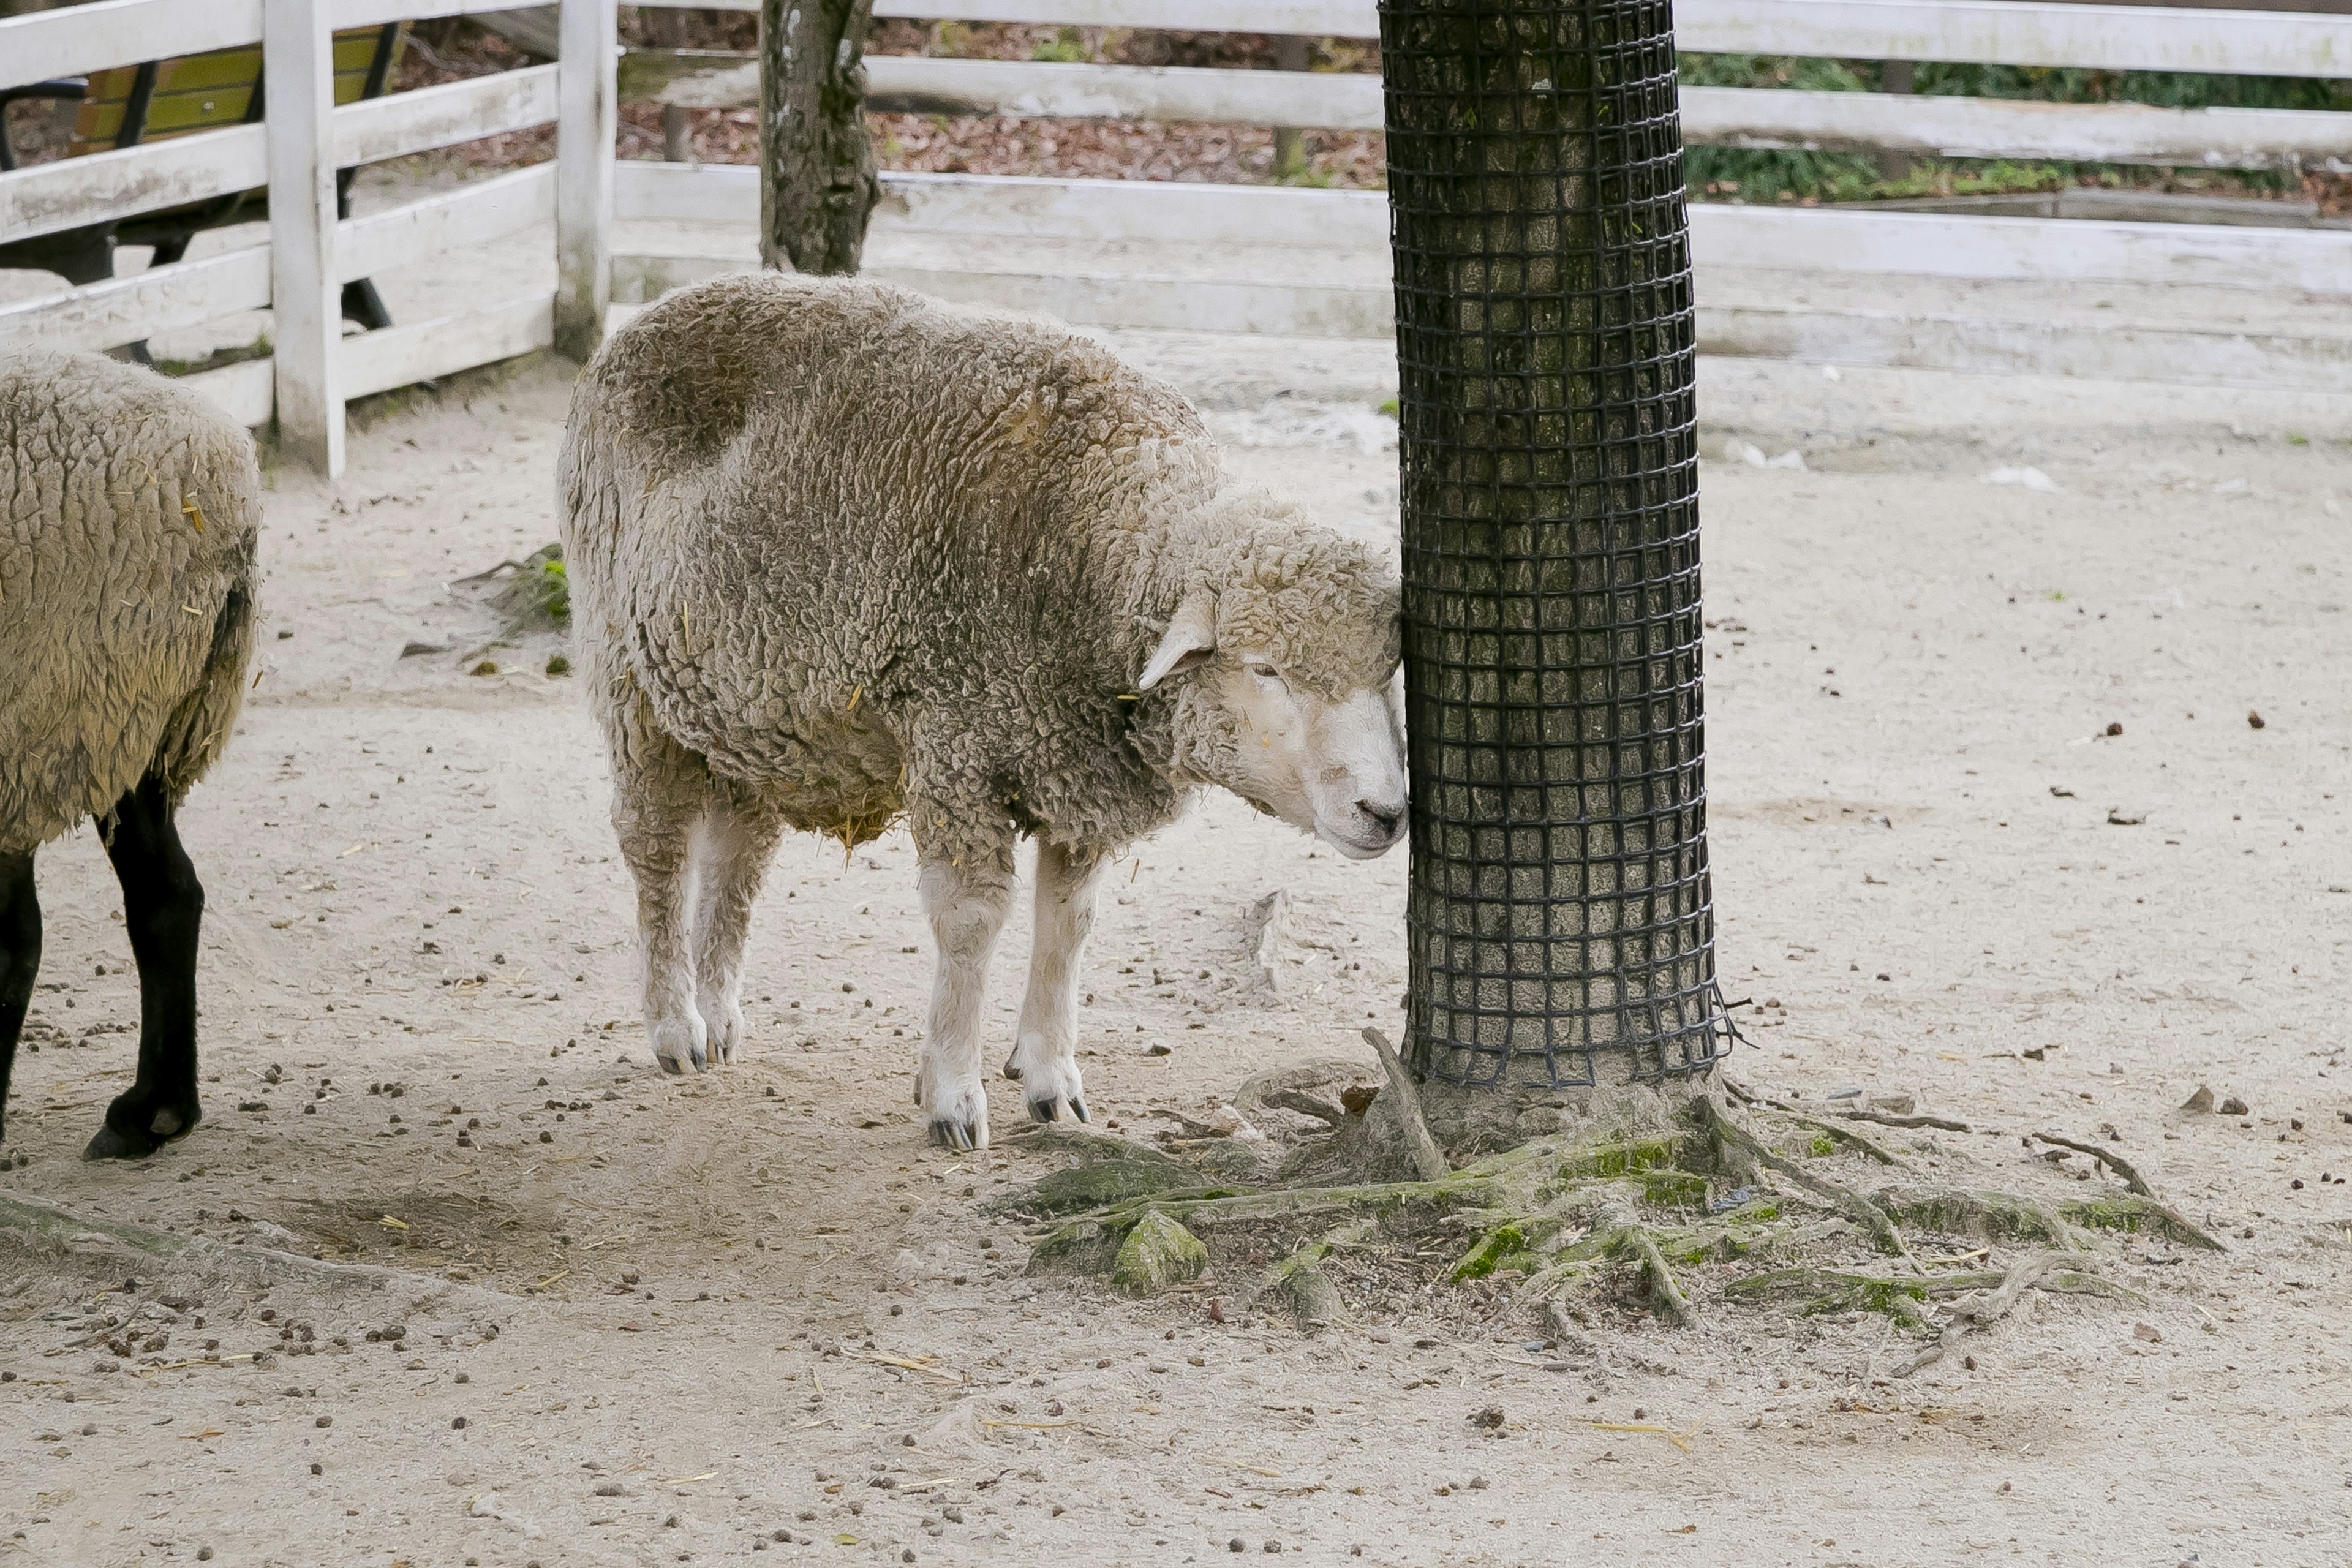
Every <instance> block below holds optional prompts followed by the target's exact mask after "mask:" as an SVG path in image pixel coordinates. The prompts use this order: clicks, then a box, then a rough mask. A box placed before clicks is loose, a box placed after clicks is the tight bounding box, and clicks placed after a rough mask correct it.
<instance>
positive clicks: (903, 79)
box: [621, 49, 1381, 131]
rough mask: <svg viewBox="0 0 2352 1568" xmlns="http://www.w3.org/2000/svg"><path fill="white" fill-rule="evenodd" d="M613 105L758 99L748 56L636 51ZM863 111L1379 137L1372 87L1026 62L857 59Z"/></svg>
mask: <svg viewBox="0 0 2352 1568" xmlns="http://www.w3.org/2000/svg"><path fill="white" fill-rule="evenodd" d="M621 94H622V97H623V98H624V99H625V100H630V101H637V100H646V99H653V100H657V101H659V102H662V103H672V104H677V105H680V106H681V107H684V108H688V109H740V108H745V107H749V106H751V105H755V104H757V103H758V102H759V98H760V64H759V60H758V58H756V57H755V56H751V55H742V54H735V53H732V52H730V51H724V50H683V49H636V50H631V51H630V53H629V54H628V56H627V57H626V58H625V60H624V62H623V68H622V71H621ZM866 108H867V109H869V110H878V111H883V112H905V113H913V114H1018V115H1024V116H1030V117H1043V118H1048V119H1062V120H1159V121H1205V122H1210V123H1216V124H1239V125H1277V126H1289V127H1297V128H1298V129H1302V130H1313V129H1318V128H1319V129H1323V130H1333V131H1377V130H1379V129H1380V128H1381V79H1380V78H1378V77H1376V76H1368V75H1361V74H1344V73H1337V72H1328V71H1327V72H1306V71H1259V70H1212V69H1205V68H1172V69H1171V68H1160V67H1147V66H1089V65H1051V64H1038V63H1036V62H1034V61H1029V60H973V59H929V58H923V57H921V56H916V55H868V56H866Z"/></svg>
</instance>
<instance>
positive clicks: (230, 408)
mask: <svg viewBox="0 0 2352 1568" xmlns="http://www.w3.org/2000/svg"><path fill="white" fill-rule="evenodd" d="M180 384H181V385H182V386H184V387H186V388H187V389H188V390H189V391H191V392H195V393H200V394H202V395H204V396H205V397H208V398H210V399H211V400H212V402H213V405H214V406H215V407H217V408H219V409H220V410H221V412H222V413H224V414H226V415H227V416H229V417H230V418H232V419H234V420H236V422H237V423H238V424H240V425H244V426H248V427H251V426H262V425H267V424H268V423H269V421H270V417H271V416H273V415H274V414H276V412H277V409H278V392H277V366H276V365H274V364H273V363H271V362H270V361H268V360H266V359H249V360H246V361H243V362H242V363H237V364H231V365H223V366H222V367H221V368H220V369H218V370H207V371H199V372H198V373H197V374H194V375H184V376H182V377H180Z"/></svg>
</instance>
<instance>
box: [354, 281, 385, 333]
mask: <svg viewBox="0 0 2352 1568" xmlns="http://www.w3.org/2000/svg"><path fill="white" fill-rule="evenodd" d="M343 319H344V320H345V321H357V322H358V323H359V324H360V325H361V326H362V327H365V328H366V329H367V330H368V331H371V332H380V331H383V329H384V328H386V327H388V326H390V325H392V312H391V311H390V310H385V309H384V308H383V295H381V294H378V293H377V292H376V291H375V283H374V281H373V279H367V278H354V279H352V280H351V281H350V282H349V283H346V284H344V285H343Z"/></svg>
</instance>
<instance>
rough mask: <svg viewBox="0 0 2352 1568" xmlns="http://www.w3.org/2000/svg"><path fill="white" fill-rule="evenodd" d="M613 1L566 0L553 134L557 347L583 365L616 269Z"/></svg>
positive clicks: (598, 336)
mask: <svg viewBox="0 0 2352 1568" xmlns="http://www.w3.org/2000/svg"><path fill="white" fill-rule="evenodd" d="M560 25H561V26H562V36H561V38H560V40H559V42H560V46H561V52H562V60H561V63H560V64H559V66H558V69H559V71H560V72H561V73H562V74H561V76H560V78H559V83H560V85H559V90H558V100H559V110H560V113H559V115H558V118H557V120H556V132H555V137H556V142H555V159H556V166H557V171H558V173H557V191H556V221H555V265H556V284H555V334H556V344H557V346H558V347H559V348H560V349H561V350H562V352H563V353H564V354H565V355H566V356H567V357H568V358H571V359H573V360H577V361H579V362H581V363H586V362H587V360H588V356H589V355H591V354H593V353H595V352H596V345H597V343H598V342H601V341H602V340H603V338H604V307H605V305H606V303H608V302H609V300H610V299H611V289H612V269H613V162H614V157H613V140H614V134H615V132H616V130H617V127H618V116H619V112H620V110H619V100H618V97H617V95H616V93H615V91H614V83H613V72H614V67H615V66H616V64H617V63H618V59H619V56H620V50H621V46H620V40H619V37H618V35H617V34H616V33H615V31H614V27H615V26H616V24H615V22H614V5H613V0H563V9H562V15H561V18H560Z"/></svg>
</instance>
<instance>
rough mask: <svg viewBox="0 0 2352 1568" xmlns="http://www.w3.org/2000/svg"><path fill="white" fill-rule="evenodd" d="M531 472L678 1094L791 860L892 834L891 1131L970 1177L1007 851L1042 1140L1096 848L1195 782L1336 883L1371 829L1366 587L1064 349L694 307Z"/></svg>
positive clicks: (1378, 794)
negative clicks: (919, 952)
mask: <svg viewBox="0 0 2352 1568" xmlns="http://www.w3.org/2000/svg"><path fill="white" fill-rule="evenodd" d="M560 472H561V479H562V506H563V510H564V513H565V521H564V539H563V542H564V551H565V563H566V570H567V572H568V574H569V576H570V579H571V584H572V610H573V622H572V624H573V626H574V627H575V629H576V634H577V635H578V637H580V639H581V641H582V643H583V651H584V653H585V656H586V664H587V668H588V673H589V680H588V682H587V688H588V691H589V694H590V702H591V704H592V706H593V709H594V710H595V712H596V715H597V718H598V720H599V721H601V723H602V725H603V727H604V733H605V737H606V740H607V742H609V747H610V752H611V759H612V767H613V774H614V805H613V821H614V827H615V829H616V830H617V832H618V835H619V837H620V844H621V850H622V854H623V857H624V858H625V860H626V861H627V863H628V865H629V868H630V870H631V871H632V872H633V873H634V875H635V880H636V886H637V915H638V923H639V927H640V932H641V935H642V937H643V940H644V943H645V957H646V977H645V1008H646V1025H647V1027H648V1029H649V1031H650V1033H651V1035H652V1037H653V1045H654V1050H655V1053H656V1057H657V1058H659V1060H660V1061H661V1063H662V1064H663V1066H664V1067H665V1068H667V1069H668V1070H670V1071H672V1072H684V1071H686V1070H688V1069H689V1068H692V1069H695V1070H699V1069H701V1068H703V1067H704V1066H705V1065H706V1063H718V1062H725V1061H729V1060H731V1059H732V1058H733V1056H734V1054H735V1052H736V1050H737V1049H738V1048H739V1047H740V1044H741V1042H742V1039H743V1035H744V1025H743V1016H742V1011H741V1008H740V1006H739V1005H738V1002H737V990H738V985H739V981H740V964H741V956H742V944H743V937H744V928H745V924H746V921H747V919H748V916H749V913H750V910H751V901H752V900H753V898H754V897H755V896H756V894H757V892H758V889H759V884H760V880H761V876H762V874H763V873H764V871H765V868H766V865H767V861H768V858H769V857H770V855H771V853H772V850H773V848H774V847H775V844H776V841H777V839H778V837H781V835H782V830H783V828H784V827H786V826H793V827H798V828H802V829H805V830H814V831H818V832H823V833H826V834H830V835H832V836H834V837H837V838H839V839H840V841H841V842H842V844H843V845H844V846H845V847H856V845H857V844H859V843H861V842H864V841H865V840H866V839H870V838H873V837H877V836H878V835H879V834H881V833H882V832H883V831H884V829H885V828H886V827H887V826H888V825H889V824H890V823H892V822H893V821H894V820H896V819H897V818H898V816H899V815H900V814H901V813H904V814H905V816H906V817H907V819H908V826H910V828H911V829H912V831H913V835H914V840H915V845H916V848H917V851H918V854H919V860H920V869H919V877H918V882H919V889H920V893H921V898H922V903H923V908H924V911H925V914H926V916H927V917H928V919H929V924H930V928H931V932H932V936H933V938H934V941H935V942H936V945H937V948H938V961H937V968H936V972H935V974H934V979H933V986H932V995H931V1005H930V1011H929V1026H928V1027H927V1028H926V1030H925V1032H924V1040H923V1045H922V1050H921V1055H920V1061H919V1068H918V1074H917V1088H916V1101H917V1103H918V1104H919V1105H920V1106H921V1107H923V1108H924V1110H926V1111H927V1112H928V1113H929V1121H930V1128H931V1133H932V1136H933V1137H934V1138H935V1139H936V1140H938V1141H939V1142H944V1143H948V1144H950V1145H952V1146H954V1147H957V1148H964V1147H971V1146H976V1145H985V1144H986V1142H988V1098H987V1093H986V1090H985V1089H983V1088H982V1081H981V1071H980V1038H979V1031H980V1018H981V1005H982V991H983V988H984V985H985V983H986V972H987V966H988V962H989V957H990V953H991V952H992V949H993V947H994V945H995V942H996V936H997V932H998V931H999V929H1000V928H1001V927H1002V926H1003V922H1004V917H1005V912H1006V910H1007V908H1008V907H1009V905H1010V903H1011V901H1012V894H1013V850H1014V846H1015V841H1016V839H1017V837H1020V836H1021V835H1024V834H1025V835H1028V836H1030V837H1034V838H1035V839H1036V840H1037V842H1038V854H1037V879H1036V891H1035V898H1036V931H1035V941H1034V953H1033V958H1032V961H1031V964H1030V971H1029V982H1028V990H1027V994H1026V996H1025V998H1024V1001H1023V1004H1022V1007H1021V1014H1020V1021H1019V1024H1018V1026H1017V1029H1016V1032H1015V1037H1014V1044H1013V1051H1012V1057H1011V1059H1010V1060H1009V1061H1008V1062H1007V1063H1006V1064H1005V1069H1004V1070H1005V1074H1006V1076H1007V1077H1009V1078H1013V1079H1018V1080H1020V1082H1021V1083H1022V1085H1023V1088H1024V1091H1025V1093H1026V1095H1027V1099H1028V1102H1029V1109H1030V1111H1031V1113H1032V1114H1033V1115H1034V1116H1035V1117H1037V1118H1038V1119H1039V1120H1041V1121H1050V1120H1054V1119H1055V1118H1056V1117H1058V1116H1062V1115H1069V1116H1075V1117H1076V1118H1078V1119H1079V1120H1084V1119H1085V1118H1086V1115H1087V1110H1086V1100H1085V1099H1084V1096H1083V1091H1082V1086H1081V1084H1080V1080H1079V1074H1078V1068H1077V1062H1076V1054H1075V1051H1074V1048H1073V1047H1074V1045H1075V1033H1076V1023H1075V1018H1074V1013H1075V1005H1076V985H1077V973H1076V962H1077V957H1078V950H1079V948H1080V946H1081V944H1082V943H1083V942H1084V941H1085V938H1086V935H1087V929H1088V927H1089V926H1090V924H1091V923H1092V921H1093V910H1094V897H1095V889H1096V884H1097V879H1098V877H1099V875H1100V873H1101V871H1102V868H1104V866H1105V865H1106V863H1107V862H1108V860H1109V859H1110V858H1112V857H1113V856H1114V855H1116V854H1117V853H1118V850H1119V849H1120V848H1121V847H1123V846H1125V845H1127V844H1128V843H1129V842H1130V841H1132V840H1134V839H1135V838H1137V837H1139V836H1141V835H1143V834H1146V833H1149V832H1150V831H1152V830H1153V829H1154V828H1156V827H1159V826H1161V825H1162V824H1164V823H1167V822H1169V821H1170V820H1171V819H1172V818H1173V817H1174V816H1176V815H1177V814H1178V812H1179V811H1180V809H1181V806H1182V805H1183V802H1184V800H1185V798H1186V797H1187V796H1188V795H1190V794H1192V792H1193V791H1194V790H1195V789H1197V788H1199V787H1200V786H1202V785H1207V784H1219V785H1223V787H1225V788H1227V789H1230V790H1232V791H1234V793H1235V794H1237V795H1241V796H1242V797H1243V798H1244V799H1245V800H1247V801H1249V802H1250V803H1251V804H1252V805H1255V806H1257V807H1258V808H1259V809H1260V810H1262V811H1265V812H1267V813H1270V814H1272V815H1274V816H1279V817H1281V818H1282V819H1283V820H1285V821H1286V822H1289V823H1291V824H1293V825H1295V826H1298V827H1301V828H1305V829H1307V830H1309V831H1312V832H1314V833H1316V834H1317V835H1318V836H1319V837H1322V838H1323V839H1325V840H1326V841H1327V842H1328V843H1329V844H1331V845H1332V846H1333V847H1336V848H1337V849H1339V851H1340V853H1342V854H1343V855H1347V856H1349V857H1351V858H1370V857H1373V856H1377V855H1379V854H1381V853H1382V852H1383V851H1385V850H1387V849H1388V848H1389V847H1391V845H1392V844H1394V843H1395V842H1396V840H1397V838H1398V837H1399V836H1400V835H1401V834H1402V831H1403V824H1404V816H1405V776H1404V764H1403V756H1402V743H1401V740H1400V732H1399V731H1400V726H1399V721H1398V715H1397V709H1396V695H1395V689H1394V680H1393V677H1394V675H1395V672H1396V669H1397V661H1398V642H1399V626H1398V590H1397V586H1396V584H1395V581H1394V579H1393V577H1392V576H1391V574H1389V573H1388V572H1387V570H1386V569H1385V568H1384V567H1383V566H1382V565H1381V563H1379V562H1378V561H1377V560H1376V559H1375V557H1374V556H1373V555H1372V554H1371V553H1370V552H1368V551H1366V550H1365V549H1364V548H1363V547H1361V546H1360V545H1357V544H1353V543H1350V542H1347V541H1345V540H1343V539H1341V538H1340V537H1339V535H1338V534H1336V533H1334V532H1332V531H1329V530H1328V529H1322V528H1318V527H1314V526H1311V525H1309V524H1307V523H1306V522H1305V521H1302V520H1301V519H1300V518H1299V516H1298V515H1297V511H1296V510H1295V509H1293V508H1291V507H1289V506H1287V505H1286V504H1284V503H1282V502H1280V501H1277V500H1274V499H1272V498H1271V497H1269V496H1266V495H1265V494H1262V493H1256V492H1250V491H1239V490H1236V489H1233V488H1231V487H1229V486H1227V485H1225V484H1224V483H1223V481H1222V480H1221V479H1220V475H1219V470H1218V460H1217V452H1216V448H1215V447H1214V445H1213V443H1212V441H1211V440H1210V438H1209V436H1208V434H1207V432H1206V431H1205V430H1204V429H1203V428H1202V425H1201V422H1200V419H1199V417H1198V416H1196V415H1195V414H1194V413H1193V411H1192V408H1191V407H1190V406H1189V405H1187V404H1186V403H1185V402H1184V400H1183V399H1182V398H1181V396H1179V395H1177V394H1176V393H1175V392H1174V391H1173V390H1172V389H1171V388H1169V387H1167V386H1165V385H1163V384H1160V383H1159V382H1157V381H1154V380H1152V379H1151V378H1150V377H1148V376H1145V375H1142V374H1139V373H1137V372H1135V371H1133V370H1130V369H1129V368H1128V367H1126V366H1124V365H1122V364H1121V363H1119V362H1118V360H1117V359H1115V358H1113V357H1112V356H1111V355H1110V354H1109V353H1107V352H1105V351H1104V350H1103V349H1102V348H1100V347H1098V346H1097V345H1096V344H1094V343H1091V342H1087V341H1086V340H1085V339H1083V338H1080V337H1077V336H1076V335H1074V334H1072V333H1070V332H1067V331H1062V330H1060V329H1057V328H1055V327H1053V326H1051V325H1048V324H1045V323H1043V322H1037V321H1026V320H1017V319H1013V318H1008V317H1001V316H995V315H990V314H985V313H982V312H979V311H974V310H963V309H959V308H955V307H950V306H947V305H943V304H940V303H939V302H937V301H934V300H927V299H925V298H923V297H922V296H920V295H918V294H912V293H908V292H907V291H905V290H902V289H893V288H887V287H884V286H881V285H877V284H874V283H870V282H863V281H856V280H843V279H810V278H793V277H781V276H776V275H773V274H751V275H743V276H739V277H730V278H726V279H719V280H717V281H714V282H711V283H708V284H704V285H701V286H698V287H696V288H692V289H685V290H683V291H680V292H678V293H676V294H673V295H671V296H669V297H668V298H667V299H665V300H662V301H661V302H660V303H658V304H656V305H655V306H654V307H652V308H651V309H650V310H646V312H645V313H644V314H643V315H641V316H639V317H638V318H637V319H636V320H635V321H633V322H631V323H630V324H629V325H628V326H627V327H626V328H625V329H623V330H622V331H619V332H617V333H615V334H614V336H613V338H612V339H611V340H610V341H609V342H607V343H606V344H605V345H604V349H603V350H602V352H600V353H598V354H597V355H596V357H595V359H594V361H593V363H591V364H590V365H589V367H588V368H587V370H586V371H585V372H584V373H583V375H582V377H581V379H580V382H579V384H578V386H577V388H576V389H575V391H574V393H573V397H572V417H571V426H570V429H569V431H568V432H567V435H566V437H565V441H564V448H563V455H562V463H561V469H560ZM689 885H691V886H692V887H693V889H694V890H693V892H692V894H691V895H689V893H688V887H689ZM689 897H691V900H692V904H693V908H692V909H691V910H690V911H689V910H688V907H687V906H688V899H689Z"/></svg>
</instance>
